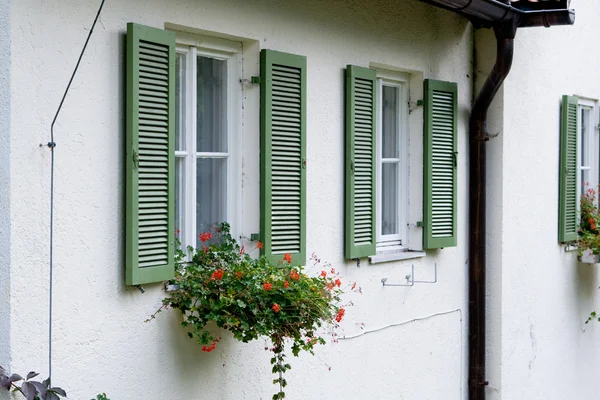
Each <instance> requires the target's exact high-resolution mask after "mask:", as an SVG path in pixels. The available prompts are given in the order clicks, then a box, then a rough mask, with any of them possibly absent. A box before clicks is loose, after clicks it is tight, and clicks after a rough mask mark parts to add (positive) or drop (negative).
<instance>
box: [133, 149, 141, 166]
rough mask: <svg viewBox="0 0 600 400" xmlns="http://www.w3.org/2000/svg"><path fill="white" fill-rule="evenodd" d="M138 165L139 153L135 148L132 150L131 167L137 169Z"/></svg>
mask: <svg viewBox="0 0 600 400" xmlns="http://www.w3.org/2000/svg"><path fill="white" fill-rule="evenodd" d="M139 166H140V155H139V153H138V152H137V151H136V150H133V168H135V169H137V168H138V167H139Z"/></svg>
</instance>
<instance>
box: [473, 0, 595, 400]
mask: <svg viewBox="0 0 600 400" xmlns="http://www.w3.org/2000/svg"><path fill="white" fill-rule="evenodd" d="M572 6H573V7H575V9H576V22H575V25H574V26H570V27H552V28H550V29H545V28H529V29H521V30H519V31H518V32H517V36H516V39H515V56H514V62H513V67H512V71H511V73H510V75H509V77H508V79H507V80H506V81H505V83H504V86H503V89H502V90H501V91H500V93H499V95H498V98H497V99H496V101H495V102H494V105H493V106H492V109H491V110H490V121H489V126H488V128H489V131H490V132H491V133H497V132H500V136H498V137H497V138H495V139H492V140H491V141H490V142H489V146H488V152H489V153H488V154H489V157H488V168H489V170H488V199H489V202H490V203H489V205H488V237H487V239H488V244H487V245H488V259H487V262H488V276H487V280H488V296H487V301H488V331H487V332H488V343H487V344H488V358H487V363H488V364H487V378H488V380H489V382H490V385H489V387H488V389H487V395H488V398H489V399H493V400H495V399H515V400H516V399H528V400H538V399H539V400H542V399H543V400H562V399H569V400H571V399H572V400H579V399H594V398H598V396H600V389H599V388H598V386H597V385H595V384H593V382H594V381H595V376H596V375H597V371H598V370H599V369H600V347H599V346H598V341H599V340H600V326H598V324H597V323H591V324H589V325H585V324H584V322H585V320H586V319H587V317H588V316H589V313H590V312H591V311H593V310H597V309H598V304H599V303H600V294H599V292H598V287H599V286H600V280H599V273H598V270H597V265H585V264H581V263H578V262H577V254H576V252H566V251H565V246H564V245H560V244H559V243H558V177H559V164H558V163H559V126H560V125H559V121H560V119H559V110H560V100H561V96H562V95H564V94H568V95H573V94H576V95H579V96H584V97H589V98H593V99H596V100H597V99H600V77H599V76H598V73H597V71H598V67H599V61H598V57H597V56H596V55H595V54H594V52H593V51H590V49H592V48H593V47H594V46H595V43H596V41H595V38H596V37H597V32H598V15H600V4H598V2H595V1H589V0H587V1H577V2H573V4H572ZM476 43H477V46H476V48H477V59H478V60H479V59H480V58H482V61H481V63H480V64H478V66H479V67H481V70H479V68H478V72H481V73H482V75H483V76H482V78H485V75H486V74H487V72H488V71H489V68H491V65H493V58H494V57H495V55H494V50H493V46H494V41H493V35H491V34H490V33H489V32H487V33H482V34H479V33H478V34H477V36H476ZM490 47H491V48H490ZM486 48H487V50H486ZM486 52H488V53H489V54H487V56H485V54H486ZM595 135H598V132H597V131H596V133H595Z"/></svg>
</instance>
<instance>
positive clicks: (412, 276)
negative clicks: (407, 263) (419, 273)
mask: <svg viewBox="0 0 600 400" xmlns="http://www.w3.org/2000/svg"><path fill="white" fill-rule="evenodd" d="M411 268H412V272H411V273H410V275H406V276H405V277H404V278H405V279H406V283H387V278H381V284H382V285H383V286H414V284H415V265H414V264H413V265H411Z"/></svg>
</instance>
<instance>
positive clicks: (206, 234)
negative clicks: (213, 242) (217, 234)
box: [198, 232, 213, 243]
mask: <svg viewBox="0 0 600 400" xmlns="http://www.w3.org/2000/svg"><path fill="white" fill-rule="evenodd" d="M212 237H213V236H212V233H210V232H204V233H201V234H199V235H198V238H199V239H200V241H201V242H202V243H204V242H206V241H207V240H210V239H212Z"/></svg>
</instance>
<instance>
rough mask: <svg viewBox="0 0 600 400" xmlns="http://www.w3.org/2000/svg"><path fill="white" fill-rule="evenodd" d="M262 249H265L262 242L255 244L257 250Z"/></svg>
mask: <svg viewBox="0 0 600 400" xmlns="http://www.w3.org/2000/svg"><path fill="white" fill-rule="evenodd" d="M263 247H265V245H264V243H263V242H256V248H257V249H262V248H263Z"/></svg>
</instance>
